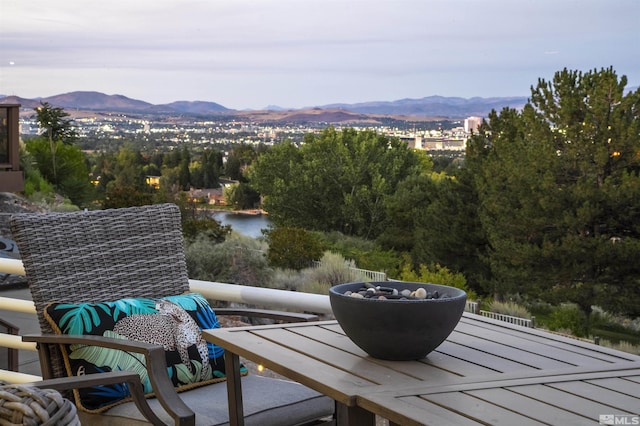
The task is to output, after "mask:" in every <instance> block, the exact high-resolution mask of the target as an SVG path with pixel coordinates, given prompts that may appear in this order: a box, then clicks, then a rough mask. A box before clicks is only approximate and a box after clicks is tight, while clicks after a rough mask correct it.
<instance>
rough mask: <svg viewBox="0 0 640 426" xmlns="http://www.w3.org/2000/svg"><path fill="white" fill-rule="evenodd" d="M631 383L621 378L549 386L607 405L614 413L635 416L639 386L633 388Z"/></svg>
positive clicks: (638, 400) (639, 400)
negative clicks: (612, 408)
mask: <svg viewBox="0 0 640 426" xmlns="http://www.w3.org/2000/svg"><path fill="white" fill-rule="evenodd" d="M631 383H632V382H629V381H626V380H624V379H621V378H610V379H596V380H589V381H581V382H566V383H553V384H550V385H549V386H551V387H553V388H556V389H560V390H562V391H564V392H568V393H572V394H573V395H578V396H580V397H582V398H588V399H590V400H592V401H597V402H600V403H602V404H607V405H609V406H611V407H614V408H615V411H616V412H621V411H626V412H628V413H633V414H637V413H638V412H639V410H640V384H637V383H636V385H635V386H629V385H630V384H631ZM603 385H606V386H603ZM602 414H606V413H602Z"/></svg>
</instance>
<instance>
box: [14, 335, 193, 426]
mask: <svg viewBox="0 0 640 426" xmlns="http://www.w3.org/2000/svg"><path fill="white" fill-rule="evenodd" d="M22 340H23V341H25V342H36V343H37V344H38V345H41V344H56V345H70V344H84V345H88V346H99V347H104V348H110V349H119V350H123V351H129V352H135V353H139V354H143V355H144V357H145V360H146V363H147V371H148V373H149V380H150V381H151V386H152V387H153V392H154V394H155V395H156V398H157V399H158V401H160V404H161V405H162V407H163V408H164V409H165V410H166V411H167V412H168V413H169V414H170V415H171V417H173V419H174V420H175V422H176V425H177V424H180V425H185V426H186V425H195V413H194V412H193V411H192V410H191V409H190V408H189V407H188V406H187V405H186V404H185V403H184V402H183V401H182V399H180V397H179V396H178V393H177V392H176V390H175V388H174V387H173V383H171V380H170V379H169V374H168V372H167V361H166V358H165V352H164V348H163V347H162V346H160V345H155V344H152V343H146V342H138V341H135V340H124V339H114V338H109V337H103V336H88V335H87V336H85V335H71V334H41V335H24V336H22ZM100 375H101V376H102V374H100ZM51 380H55V379H51ZM139 380H140V378H139V377H138V381H139ZM140 386H142V385H140ZM134 401H135V399H134ZM137 404H138V403H137V402H136V405H137ZM145 404H146V402H145ZM147 407H148V406H147ZM141 411H142V412H143V414H144V413H145V410H141ZM145 416H146V414H145ZM154 417H155V415H154ZM149 420H150V421H151V419H149ZM152 422H153V421H152Z"/></svg>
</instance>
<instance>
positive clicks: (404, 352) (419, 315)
mask: <svg viewBox="0 0 640 426" xmlns="http://www.w3.org/2000/svg"><path fill="white" fill-rule="evenodd" d="M376 288H379V289H378V290H376ZM363 289H364V290H366V289H369V290H368V291H369V292H370V293H371V294H369V295H365V297H362V295H360V296H353V295H351V294H352V293H358V292H360V293H362V292H363ZM393 289H395V290H397V293H399V294H398V295H393V293H392V291H393ZM419 289H423V290H419ZM403 290H408V292H415V293H414V295H413V296H409V298H405V299H403V298H400V297H401V294H400V293H401V292H402V291H403ZM376 292H377V293H376ZM425 292H426V294H425ZM405 293H406V292H405ZM416 293H417V295H418V297H415V295H416ZM381 294H392V295H391V296H390V297H389V296H386V295H385V297H386V298H384V299H381V298H379V295H381ZM369 296H371V297H369ZM422 296H426V298H422ZM329 299H330V301H331V308H332V310H333V315H334V316H335V318H336V320H337V321H338V323H339V324H340V326H341V327H342V329H343V330H344V332H345V334H346V335H347V336H348V337H349V338H350V339H351V340H352V341H353V342H354V343H355V344H356V345H358V346H359V347H360V348H361V349H362V350H364V351H365V352H366V353H367V354H369V355H371V356H372V357H374V358H380V359H386V360H394V361H408V360H415V359H421V358H424V357H426V356H427V354H429V353H430V352H431V351H433V350H434V349H435V348H437V347H438V346H439V345H440V344H441V343H442V342H444V340H445V339H446V338H447V337H448V336H449V334H451V332H452V331H453V329H454V328H455V326H456V325H457V324H458V321H460V318H461V317H462V312H463V311H464V307H465V302H466V300H467V293H465V292H464V291H463V290H460V289H458V288H455V287H449V286H444V285H439V284H427V283H410V282H399V281H391V282H389V281H385V282H367V283H365V282H355V283H347V284H338V285H336V286H333V287H331V288H330V289H329Z"/></svg>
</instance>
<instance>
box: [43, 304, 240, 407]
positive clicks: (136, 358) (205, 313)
mask: <svg viewBox="0 0 640 426" xmlns="http://www.w3.org/2000/svg"><path fill="white" fill-rule="evenodd" d="M158 300H166V301H169V302H172V303H174V304H175V305H177V306H178V307H179V308H181V309H183V310H184V311H186V313H187V314H188V315H189V316H190V317H191V318H192V319H193V320H194V321H195V324H197V328H198V329H199V330H198V331H197V332H198V333H199V332H200V331H202V330H203V329H212V328H218V327H220V324H219V323H218V320H217V318H216V315H215V312H214V311H213V310H212V309H211V307H210V306H209V303H208V302H207V300H206V299H205V298H204V297H203V296H202V295H201V294H198V293H188V294H184V295H178V296H169V297H165V298H162V299H158ZM158 300H155V299H146V298H136V299H134V298H129V299H120V300H116V301H107V302H99V303H77V304H71V303H52V304H50V305H49V306H47V308H46V309H45V317H46V318H47V320H48V321H49V323H50V324H51V326H52V327H53V329H54V330H56V332H58V333H60V334H69V335H98V336H105V337H110V338H119V339H127V337H126V336H123V335H121V334H118V333H116V332H115V331H113V330H114V327H115V326H116V324H117V323H118V321H120V320H122V319H123V318H128V321H127V323H131V321H129V318H130V317H132V316H134V315H136V316H138V317H136V319H138V318H139V319H140V320H141V321H143V322H144V321H145V320H146V318H145V317H140V316H144V315H152V316H154V315H161V314H160V313H159V312H158V310H157V309H156V302H157V301H158ZM180 312H182V311H180ZM151 319H153V318H152V317H149V320H151ZM189 321H190V320H189ZM143 322H142V323H141V324H143ZM136 323H137V322H136ZM140 328H141V329H140V330H138V329H136V330H133V331H132V332H133V335H134V336H136V338H135V339H134V338H132V337H131V335H130V337H129V338H131V339H132V340H140V341H153V340H147V339H149V338H150V336H148V335H145V333H147V334H148V333H149V328H147V327H144V326H142V325H141V326H140ZM116 329H117V328H116ZM138 333H139V337H138ZM171 334H172V333H169V332H167V333H163V335H160V336H156V338H162V339H172V338H176V339H177V337H175V336H172V335H171ZM198 339H199V340H200V341H201V342H202V340H201V336H198ZM188 344H190V345H191V346H188V348H187V349H186V350H187V352H188V361H189V365H186V364H185V363H184V362H183V360H184V356H183V357H181V354H180V353H179V350H178V349H177V348H172V349H170V350H167V349H166V348H167V346H165V355H166V360H167V372H168V374H169V377H170V379H171V381H172V382H173V384H174V386H175V387H176V390H178V391H181V390H186V389H190V388H193V387H194V386H202V385H206V384H209V383H213V382H218V381H221V380H225V378H226V372H225V371H224V360H223V355H224V350H223V349H222V348H220V347H218V346H216V345H213V344H211V343H207V344H206V346H207V350H206V352H207V354H208V359H207V362H206V364H207V365H206V368H203V365H204V364H205V363H204V362H203V359H202V356H201V353H204V346H202V349H201V350H200V351H199V350H198V349H199V347H198V346H197V345H196V344H192V343H191V342H190V341H189V343H188ZM200 345H202V343H201V344H200ZM176 346H177V345H176ZM184 346H186V344H185V345H184ZM183 351H184V350H183ZM63 356H64V357H65V364H66V367H67V373H68V374H69V375H81V374H94V373H100V372H107V371H135V372H136V373H138V374H139V375H140V378H141V381H142V384H143V387H144V391H145V393H147V394H152V393H153V388H152V386H151V382H150V379H149V376H148V373H147V368H146V362H145V358H144V356H143V355H141V354H136V353H130V352H126V351H121V350H115V349H108V348H102V347H98V346H86V345H68V346H67V347H65V348H64V350H63ZM241 374H243V375H245V374H247V369H246V368H245V367H244V366H241ZM74 393H75V396H76V405H77V406H78V408H80V409H82V410H85V411H89V412H101V411H104V410H107V409H109V408H111V407H113V406H114V405H116V404H119V403H122V402H125V401H129V400H131V398H130V394H129V391H128V389H127V387H126V386H125V385H122V384H118V385H112V386H96V387H94V388H87V389H79V390H76V391H74Z"/></svg>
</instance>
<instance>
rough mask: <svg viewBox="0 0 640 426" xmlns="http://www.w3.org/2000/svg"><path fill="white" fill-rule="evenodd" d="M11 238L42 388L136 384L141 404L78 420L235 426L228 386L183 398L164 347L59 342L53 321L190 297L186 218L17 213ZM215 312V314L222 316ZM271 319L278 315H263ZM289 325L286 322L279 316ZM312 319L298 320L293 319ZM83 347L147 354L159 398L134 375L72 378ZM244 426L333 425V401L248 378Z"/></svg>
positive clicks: (126, 211) (154, 209)
mask: <svg viewBox="0 0 640 426" xmlns="http://www.w3.org/2000/svg"><path fill="white" fill-rule="evenodd" d="M11 231H12V234H13V238H14V239H15V241H16V243H17V244H18V248H19V250H20V255H21V258H22V261H23V264H24V268H25V271H26V275H27V280H28V284H29V289H30V291H31V295H32V298H33V301H34V303H35V306H36V310H37V314H38V320H39V323H40V328H41V332H42V333H43V334H42V335H40V336H24V337H23V339H24V340H25V341H34V342H37V344H38V350H39V358H40V364H41V370H42V375H43V378H44V379H45V380H44V381H43V382H39V383H36V384H35V385H36V386H39V387H43V386H46V387H49V388H53V389H58V390H61V389H63V390H64V389H71V388H73V389H77V388H81V387H85V388H86V387H87V386H94V385H95V384H96V383H122V382H126V383H128V386H129V390H130V392H131V394H132V397H133V401H132V402H126V403H122V404H120V405H116V406H115V407H113V408H110V409H108V410H107V411H105V412H102V413H100V414H95V413H83V412H81V410H80V407H79V410H78V411H79V415H80V418H81V421H82V422H83V424H92V425H100V424H127V425H136V424H148V423H152V424H172V423H175V424H176V425H178V424H179V425H193V424H198V425H201V424H202V425H223V424H228V422H229V417H228V406H227V392H226V384H225V383H224V382H219V383H215V384H209V385H206V386H201V387H197V388H195V389H189V390H186V391H183V392H179V393H178V392H176V390H175V388H174V385H173V383H172V382H171V381H170V378H169V375H168V373H167V363H166V360H165V353H164V349H163V348H162V346H159V345H155V344H151V343H144V342H137V341H133V340H121V339H113V338H105V337H102V336H83V335H60V334H56V333H55V331H54V329H53V328H52V326H51V325H50V323H49V322H48V321H47V319H46V318H45V315H44V312H45V308H46V306H47V305H48V304H50V303H51V302H59V303H66V304H79V303H98V302H102V301H114V300H118V299H123V298H153V299H157V298H161V297H166V296H174V295H180V294H184V293H185V292H188V291H189V282H188V277H187V269H186V262H185V257H184V250H183V240H182V233H181V226H180V211H179V209H178V208H177V206H175V205H173V204H161V205H153V206H144V207H131V208H123V209H110V210H99V211H84V212H73V213H45V214H37V213H36V214H17V215H14V216H13V217H12V218H11ZM221 313H222V312H220V311H219V310H218V309H216V314H221ZM263 314H264V315H267V316H269V315H274V314H273V313H272V312H271V311H270V312H266V313H265V312H263ZM275 315H276V317H278V318H280V319H285V318H287V315H285V314H284V313H283V314H282V315H280V314H275ZM309 318H310V316H305V315H303V314H300V315H291V316H290V320H292V321H299V320H307V319H309ZM73 343H81V344H85V345H91V346H94V345H95V346H97V345H100V346H104V347H109V348H114V349H121V350H124V351H128V352H134V353H140V354H143V355H144V357H145V359H146V364H147V369H148V371H149V376H150V382H151V385H152V386H153V391H154V393H155V398H146V397H145V396H144V395H143V391H142V385H141V381H140V376H138V374H137V373H132V372H131V371H115V372H108V373H102V374H87V375H85V376H80V375H76V376H72V377H68V374H67V370H66V368H65V365H64V359H63V356H62V355H63V349H62V348H63V346H62V345H69V344H73ZM242 389H243V393H244V395H243V399H244V413H245V423H246V424H255V425H261V426H262V425H269V424H272V425H282V424H286V425H294V424H315V423H317V422H318V419H320V421H328V422H330V423H332V422H333V419H332V415H333V412H334V402H333V401H332V400H330V399H328V398H327V397H324V396H322V395H321V394H319V393H317V392H315V391H313V390H311V389H308V388H306V387H304V386H302V385H300V384H298V383H295V382H289V381H284V380H279V379H272V378H267V377H260V376H257V375H253V374H249V375H247V376H246V377H243V378H242Z"/></svg>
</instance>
